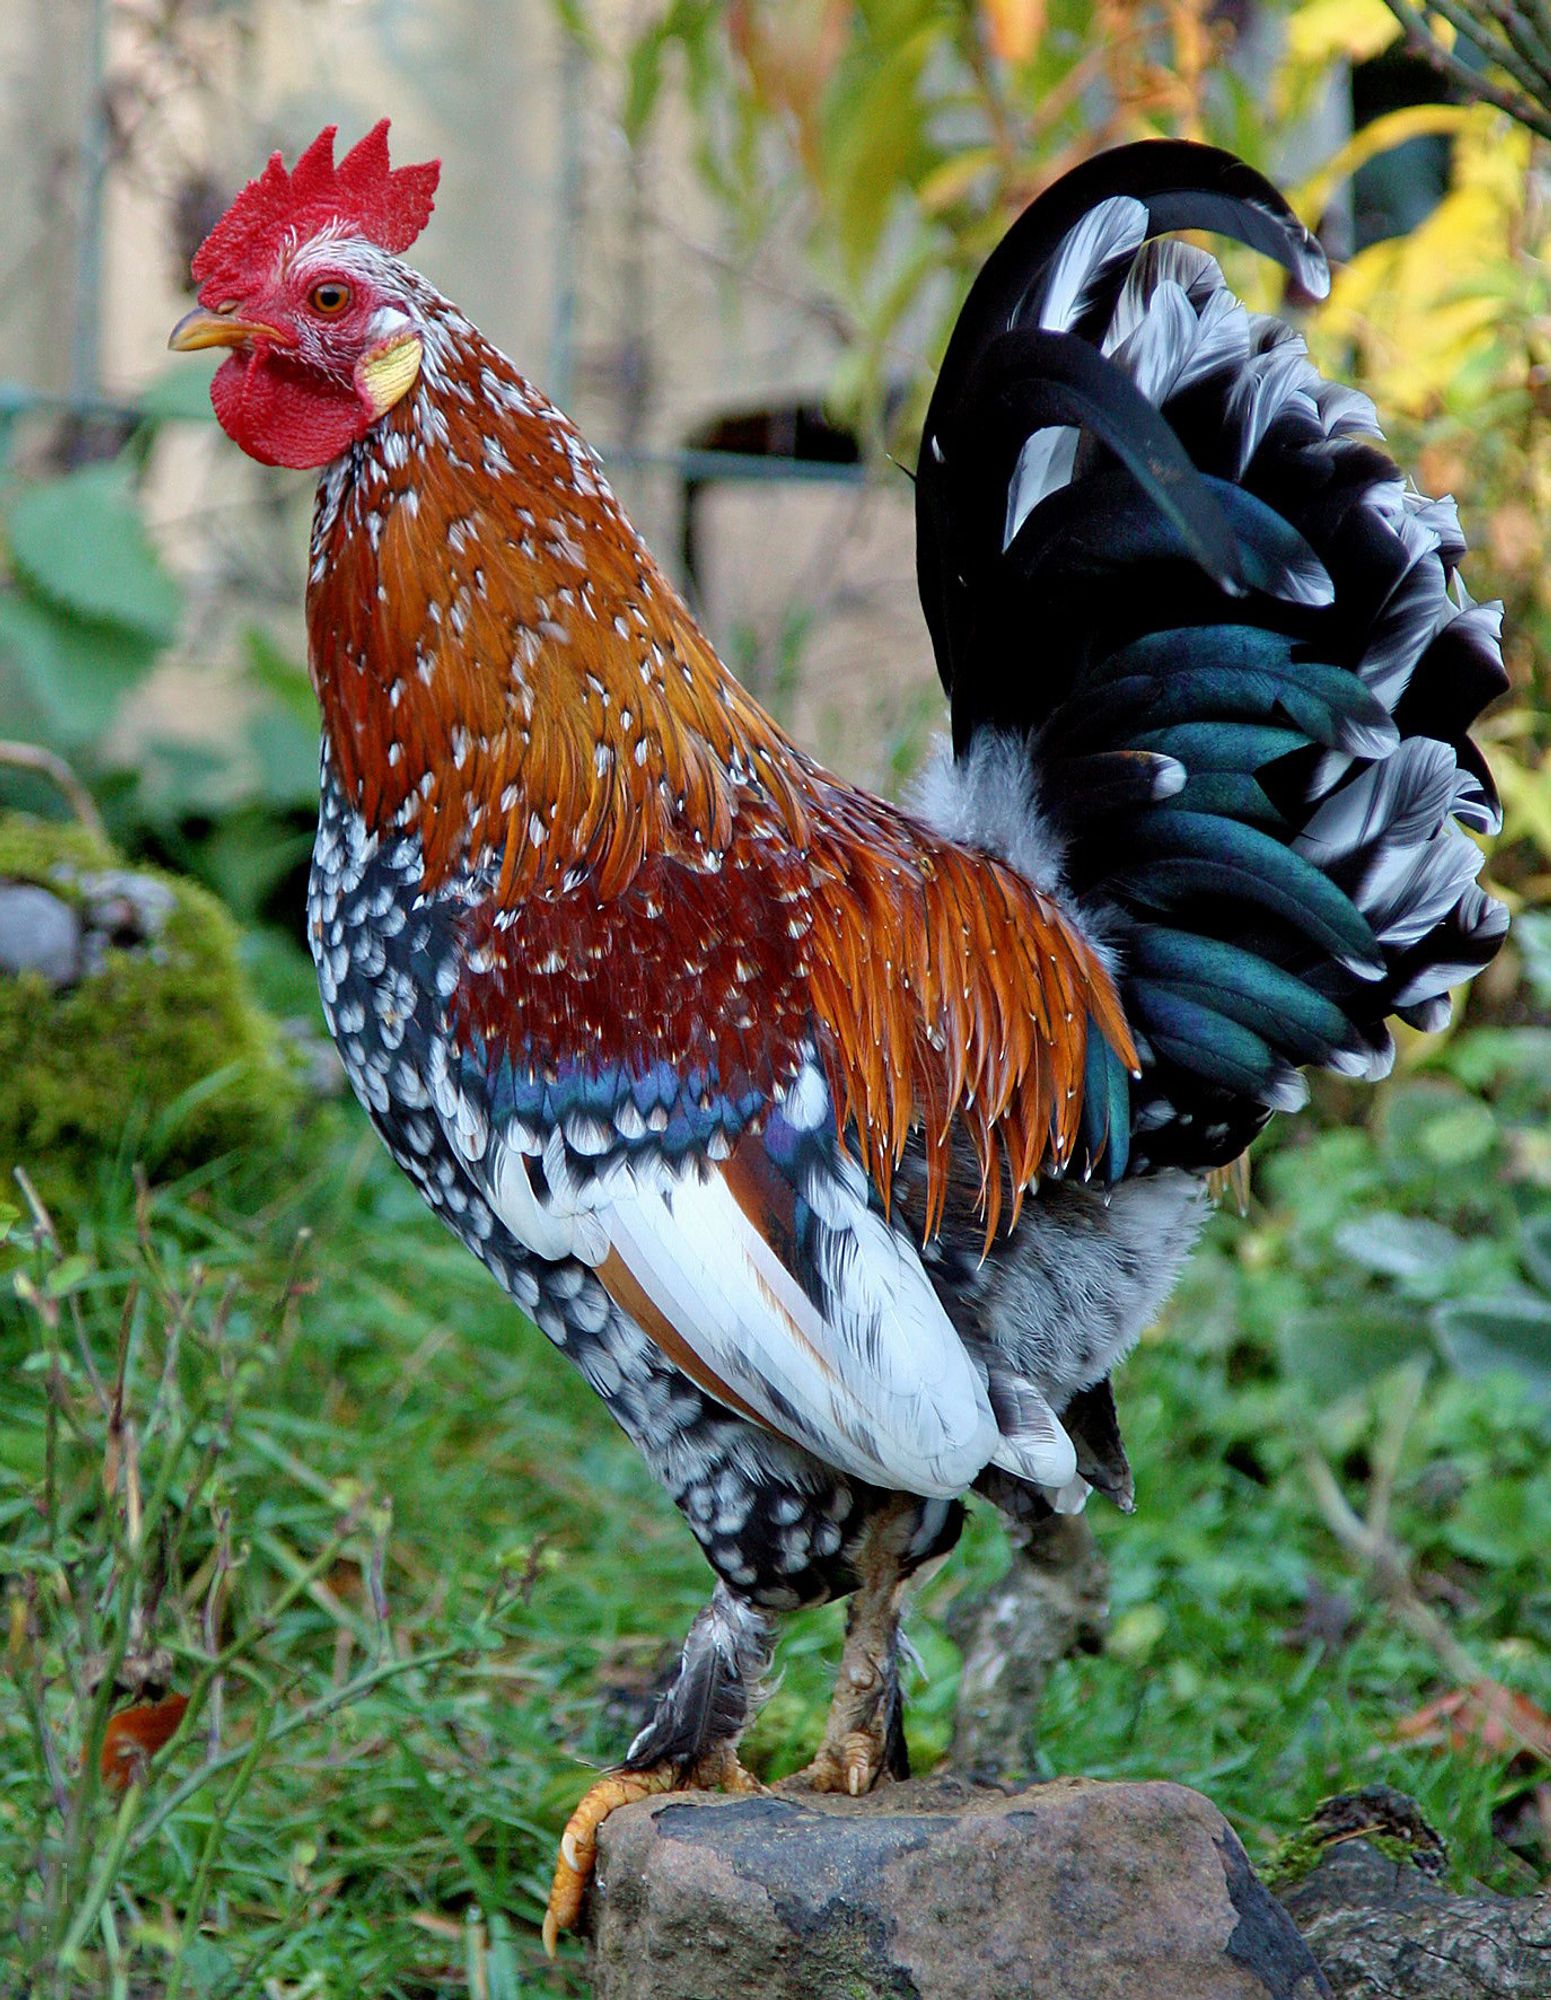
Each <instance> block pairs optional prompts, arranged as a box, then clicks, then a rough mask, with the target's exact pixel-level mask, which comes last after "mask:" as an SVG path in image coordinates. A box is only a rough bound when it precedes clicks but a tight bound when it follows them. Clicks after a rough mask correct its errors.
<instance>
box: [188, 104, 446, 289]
mask: <svg viewBox="0 0 1551 2000" xmlns="http://www.w3.org/2000/svg"><path fill="white" fill-rule="evenodd" d="M338 129H339V128H338V127H337V126H335V125H325V126H324V128H323V130H322V131H321V132H320V133H319V134H318V136H317V138H316V139H314V140H313V142H312V144H311V145H310V146H309V147H308V148H307V150H306V152H305V153H303V154H302V155H301V157H300V158H299V159H298V160H297V162H296V165H295V166H294V167H293V168H292V169H291V170H290V172H289V173H288V172H287V171H286V166H285V162H284V160H282V159H281V157H280V155H279V154H278V153H271V154H270V156H269V165H268V166H267V167H265V169H264V171H263V173H261V174H260V175H259V176H258V178H257V179H256V180H251V181H249V182H248V185H247V186H246V187H245V188H244V189H243V191H242V193H241V194H240V195H238V197H237V199H236V200H235V201H234V202H233V203H232V205H231V207H230V208H229V209H228V210H227V211H226V213H225V214H224V215H223V216H222V217H221V219H220V221H219V222H218V223H217V224H216V225H215V227H214V229H212V230H211V232H210V234H209V235H208V236H207V237H206V238H205V240H204V242H203V243H202V244H201V245H200V246H199V250H198V252H197V254H196V256H195V258H194V267H193V268H194V279H195V282H196V283H197V284H198V285H199V287H200V289H201V292H203V291H204V289H205V288H206V287H207V286H215V287H218V288H219V289H221V290H222V291H226V292H230V291H237V290H240V289H241V288H242V286H243V285H244V284H248V283H251V282H252V280H253V278H254V276H255V275H256V270H257V269H258V268H261V267H263V266H265V265H267V264H269V263H271V262H272V261H273V259H274V256H275V254H276V253H277V252H278V250H279V248H280V246H281V244H282V242H283V241H284V240H285V239H286V238H287V237H290V238H291V239H292V241H294V242H298V243H300V242H304V241H305V240H306V239H307V237H309V236H311V235H314V234H315V233H316V232H317V230H319V229H320V228H322V227H323V226H324V225H325V224H327V223H330V222H343V223H346V224H348V225H349V226H350V227H351V228H352V229H353V230H354V231H355V232H356V233H357V234H358V235H360V236H364V237H366V238H367V239H368V241H370V242H372V243H379V244H381V246H382V247H383V249H384V250H391V251H393V252H394V254H395V255H397V253H398V252H399V251H401V250H407V249H408V248H409V246H410V244H411V243H413V242H414V240H415V238H416V237H417V236H418V235H419V234H420V232H421V230H422V229H424V227H425V225H426V223H427V221H428V220H429V218H430V214H431V210H432V208H433V206H434V205H435V204H434V197H435V194H436V183H437V181H438V179H439V178H440V176H441V171H442V163H441V161H440V160H427V161H426V162H425V164H424V165H423V166H418V167H397V168H394V167H390V166H389V165H388V121H387V119H386V118H382V119H379V120H378V122H377V123H376V124H375V125H374V126H373V127H372V129H371V130H370V132H368V133H367V135H366V137H365V138H364V139H362V140H360V141H359V142H358V143H357V144H356V145H354V146H352V147H351V149H350V151H349V152H348V153H346V155H345V157H344V158H343V159H342V160H341V161H340V163H339V165H338V166H337V167H336V166H335V164H334V134H335V132H336V131H337V130H338Z"/></svg>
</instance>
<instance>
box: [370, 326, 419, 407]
mask: <svg viewBox="0 0 1551 2000" xmlns="http://www.w3.org/2000/svg"><path fill="white" fill-rule="evenodd" d="M424 352H425V349H424V348H423V347H422V345H421V343H420V341H419V339H418V337H417V336H416V335H415V334H412V333H402V334H400V335H399V336H398V338H397V339H395V340H389V341H386V342H384V344H383V345H382V346H381V347H374V348H373V349H372V351H371V352H370V353H369V354H363V355H362V357H361V359H360V360H359V361H358V362H357V363H356V367H355V381H356V387H357V389H359V390H360V392H361V396H362V398H363V400H364V401H366V402H367V403H369V404H370V405H371V411H372V415H373V416H374V417H380V416H382V415H384V414H385V413H386V412H387V411H388V410H391V409H392V408H393V405H394V404H395V403H396V402H398V401H399V400H400V398H401V397H403V396H407V395H408V393H409V391H410V390H411V389H412V388H413V387H414V386H415V377H416V376H417V375H418V374H419V373H420V357H421V356H422V354H424Z"/></svg>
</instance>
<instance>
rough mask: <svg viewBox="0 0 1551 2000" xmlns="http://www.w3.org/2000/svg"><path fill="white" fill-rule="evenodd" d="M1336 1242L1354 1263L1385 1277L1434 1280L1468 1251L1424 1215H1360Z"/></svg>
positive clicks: (1339, 1233)
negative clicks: (1464, 1251) (1460, 1255)
mask: <svg viewBox="0 0 1551 2000" xmlns="http://www.w3.org/2000/svg"><path fill="white" fill-rule="evenodd" d="M1336 1243H1337V1245H1338V1246H1339V1247H1340V1249H1341V1251H1342V1252H1343V1253H1344V1255H1346V1256H1348V1257H1350V1258H1351V1259H1352V1261H1353V1263H1354V1264H1361V1265H1362V1267H1363V1269H1364V1270H1365V1271H1374V1272H1376V1273H1377V1274H1378V1275H1379V1276H1380V1277H1383V1278H1421V1279H1429V1280H1430V1279H1434V1278H1436V1277H1437V1276H1438V1274H1439V1273H1440V1272H1441V1271H1442V1270H1443V1269H1444V1268H1445V1266H1447V1265H1448V1264H1450V1263H1452V1262H1453V1260H1454V1259H1455V1258H1456V1257H1457V1256H1458V1255H1459V1254H1460V1252H1461V1251H1462V1250H1463V1249H1464V1247H1465V1246H1464V1244H1463V1243H1462V1242H1461V1241H1460V1239H1459V1238H1458V1237H1457V1236H1456V1235H1455V1234H1454V1232H1453V1231H1452V1230H1450V1229H1445V1228H1444V1226H1443V1224H1442V1223H1441V1222H1428V1221H1427V1220H1425V1219H1424V1218H1423V1217H1421V1216H1409V1215H1387V1214H1384V1213H1380V1214H1378V1215H1363V1216H1358V1217H1357V1218H1356V1219H1355V1220H1353V1221H1351V1222H1344V1223H1342V1225H1341V1227H1340V1228H1339V1229H1338V1230H1337V1231H1336Z"/></svg>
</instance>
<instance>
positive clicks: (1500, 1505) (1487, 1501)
mask: <svg viewBox="0 0 1551 2000" xmlns="http://www.w3.org/2000/svg"><path fill="white" fill-rule="evenodd" d="M1444 1540H1445V1541H1446V1542H1447V1543H1448V1545H1449V1547H1450V1548H1451V1549H1453V1550H1454V1551H1455V1553H1456V1554H1458V1555H1462V1556H1468V1557H1469V1558H1470V1559H1471V1561H1472V1562H1482V1563H1488V1564H1490V1565H1491V1566H1492V1567H1493V1568H1498V1567H1500V1566H1501V1565H1502V1564H1503V1563H1505V1562H1509V1563H1511V1562H1525V1561H1531V1560H1534V1559H1536V1558H1538V1557H1540V1556H1542V1555H1543V1554H1544V1552H1545V1550H1546V1547H1547V1545H1548V1544H1551V1482H1548V1481H1547V1480H1546V1479H1545V1478H1544V1476H1542V1477H1540V1478H1538V1479H1511V1478H1499V1479H1478V1480H1477V1481H1476V1482H1475V1484H1474V1485H1472V1486H1469V1487H1467V1488H1466V1490H1465V1491H1464V1493H1462V1494H1461V1495H1460V1499H1459V1503H1458V1505H1457V1506H1456V1507H1455V1509H1454V1512H1453V1514H1452V1515H1451V1517H1450V1519H1449V1521H1448V1524H1447V1526H1446V1527H1445V1529H1444Z"/></svg>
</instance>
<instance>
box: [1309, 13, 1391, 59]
mask: <svg viewBox="0 0 1551 2000" xmlns="http://www.w3.org/2000/svg"><path fill="white" fill-rule="evenodd" d="M1399 39H1400V23H1399V22H1398V21H1397V20H1396V19H1395V17H1394V15H1393V14H1392V13H1391V12H1390V11H1389V9H1388V7H1386V6H1385V4H1384V0H1305V4H1304V5H1303V6H1301V7H1297V8H1295V9H1294V10H1293V12H1292V14H1291V15H1290V16H1289V17H1288V21H1287V53H1288V54H1289V55H1290V56H1291V57H1292V58H1293V60H1294V61H1295V62H1299V63H1309V64H1319V63H1327V62H1332V61H1334V60H1335V59H1336V57H1338V56H1345V57H1347V58H1348V60H1350V61H1352V62H1367V61H1369V60H1370V59H1371V58H1372V57H1374V56H1376V55H1379V54H1381V53H1382V52H1383V51H1384V50H1385V49H1387V48H1388V47H1389V45H1390V43H1391V42H1395V41H1398V40H1399Z"/></svg>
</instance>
